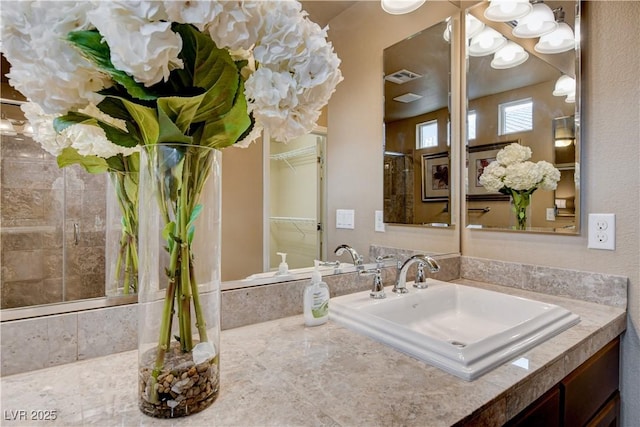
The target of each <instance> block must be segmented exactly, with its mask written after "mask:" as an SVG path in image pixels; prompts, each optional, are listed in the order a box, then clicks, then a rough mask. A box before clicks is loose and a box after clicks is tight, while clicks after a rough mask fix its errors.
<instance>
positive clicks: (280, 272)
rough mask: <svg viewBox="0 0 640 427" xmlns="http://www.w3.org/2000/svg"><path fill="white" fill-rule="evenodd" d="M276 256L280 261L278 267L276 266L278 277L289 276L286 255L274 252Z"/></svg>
mask: <svg viewBox="0 0 640 427" xmlns="http://www.w3.org/2000/svg"><path fill="white" fill-rule="evenodd" d="M276 254H277V255H280V257H281V258H282V261H280V265H279V266H278V276H283V275H285V274H289V265H288V264H287V254H286V253H284V252H276Z"/></svg>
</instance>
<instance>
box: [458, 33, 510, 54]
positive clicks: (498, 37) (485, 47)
mask: <svg viewBox="0 0 640 427" xmlns="http://www.w3.org/2000/svg"><path fill="white" fill-rule="evenodd" d="M506 44H507V39H506V38H505V37H504V36H503V35H502V34H500V33H499V32H497V31H496V30H494V29H493V28H490V27H484V29H483V30H482V31H480V33H478V34H477V35H475V36H474V37H472V38H471V41H470V42H469V49H468V52H469V55H470V56H485V55H491V54H492V53H495V52H497V51H498V50H499V49H500V48H501V47H504V46H505V45H506Z"/></svg>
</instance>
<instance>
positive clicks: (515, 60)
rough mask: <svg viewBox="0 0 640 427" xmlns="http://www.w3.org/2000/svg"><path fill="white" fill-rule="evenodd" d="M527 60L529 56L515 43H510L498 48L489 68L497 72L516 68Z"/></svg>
mask: <svg viewBox="0 0 640 427" xmlns="http://www.w3.org/2000/svg"><path fill="white" fill-rule="evenodd" d="M528 58H529V54H528V53H527V52H525V50H524V49H523V48H522V46H520V45H519V44H517V43H514V42H512V41H509V42H507V44H506V45H505V46H504V47H502V48H500V50H498V51H497V52H496V53H495V55H494V56H493V60H492V61H491V67H492V68H495V69H497V70H502V69H505V68H512V67H516V66H518V65H520V64H522V63H523V62H525V61H526V60H527V59H528Z"/></svg>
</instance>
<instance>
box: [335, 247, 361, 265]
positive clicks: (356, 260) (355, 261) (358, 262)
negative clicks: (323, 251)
mask: <svg viewBox="0 0 640 427" xmlns="http://www.w3.org/2000/svg"><path fill="white" fill-rule="evenodd" d="M344 251H347V252H349V254H350V255H351V259H352V260H353V265H354V266H355V267H356V269H357V270H364V264H363V263H362V255H358V252H356V250H355V249H353V248H352V247H351V246H349V245H340V246H338V247H337V248H336V250H335V251H334V253H335V254H336V255H338V256H340V255H342V254H343V253H344Z"/></svg>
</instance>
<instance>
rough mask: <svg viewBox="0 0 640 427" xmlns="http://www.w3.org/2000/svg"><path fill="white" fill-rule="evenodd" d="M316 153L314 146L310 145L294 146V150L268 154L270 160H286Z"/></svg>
mask: <svg viewBox="0 0 640 427" xmlns="http://www.w3.org/2000/svg"><path fill="white" fill-rule="evenodd" d="M311 154H313V155H315V154H316V146H315V145H310V146H308V147H302V148H296V149H295V150H290V151H285V152H283V153H276V154H271V155H269V158H270V159H271V160H287V159H293V158H294V157H302V156H307V155H311Z"/></svg>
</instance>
